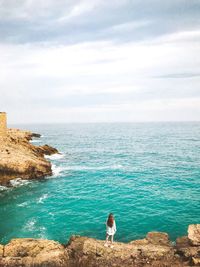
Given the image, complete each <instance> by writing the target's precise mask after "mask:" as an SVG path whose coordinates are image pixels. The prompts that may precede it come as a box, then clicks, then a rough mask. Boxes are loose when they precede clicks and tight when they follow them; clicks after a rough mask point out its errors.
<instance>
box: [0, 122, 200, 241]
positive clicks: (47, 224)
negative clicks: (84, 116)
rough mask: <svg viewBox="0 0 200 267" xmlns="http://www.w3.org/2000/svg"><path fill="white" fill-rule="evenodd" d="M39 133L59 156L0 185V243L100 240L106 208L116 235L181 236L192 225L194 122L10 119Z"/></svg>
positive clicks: (199, 190)
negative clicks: (42, 170) (42, 169)
mask: <svg viewBox="0 0 200 267" xmlns="http://www.w3.org/2000/svg"><path fill="white" fill-rule="evenodd" d="M12 127H18V128H21V129H27V130H31V131H33V132H37V133H40V134H42V137H41V138H40V139H34V140H33V144H34V145H40V144H49V145H51V146H53V147H56V148H57V149H58V150H59V151H60V152H61V153H62V155H52V156H51V157H49V160H51V162H52V164H53V172H54V175H53V176H52V177H47V178H46V179H43V180H41V181H30V182H29V183H25V184H24V185H21V184H20V186H17V187H15V188H12V189H8V190H2V191H0V243H6V242H8V241H9V240H10V239H11V238H16V237H33V238H47V239H54V240H58V241H60V242H62V243H66V242H67V240H68V239H69V237H70V236H71V235H72V234H79V235H86V236H90V237H94V238H99V239H103V238H104V237H105V220H106V217H107V215H108V213H109V212H113V213H114V214H115V217H116V223H117V234H116V240H117V241H124V242H128V241H131V240H133V239H136V238H143V237H144V236H145V235H146V233H147V232H148V231H164V232H168V233H169V235H170V238H171V239H172V240H175V238H176V237H178V236H182V235H185V234H187V226H188V225H189V224H193V223H200V212H199V211H200V123H121V124H120V123H111V124H109V123H107V124H101V123H99V124H55V125H12Z"/></svg>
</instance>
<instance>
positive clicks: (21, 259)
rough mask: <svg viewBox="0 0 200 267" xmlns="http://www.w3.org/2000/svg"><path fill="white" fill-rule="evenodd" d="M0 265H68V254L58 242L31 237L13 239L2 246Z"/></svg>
mask: <svg viewBox="0 0 200 267" xmlns="http://www.w3.org/2000/svg"><path fill="white" fill-rule="evenodd" d="M0 264H2V265H0V266H6V264H9V265H8V266H16V267H17V266H27V267H29V266H30V267H33V266H45V267H65V266H68V254H67V251H66V250H65V248H64V247H63V246H62V245H61V244H59V243H58V242H55V241H51V240H40V239H32V238H18V239H13V240H11V242H10V243H9V244H7V245H6V246H5V247H4V258H3V259H2V262H1V261H0Z"/></svg>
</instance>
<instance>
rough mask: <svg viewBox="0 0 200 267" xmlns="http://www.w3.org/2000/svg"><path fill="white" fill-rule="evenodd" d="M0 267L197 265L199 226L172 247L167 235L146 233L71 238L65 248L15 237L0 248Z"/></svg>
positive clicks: (191, 226) (199, 241) (189, 230)
mask: <svg viewBox="0 0 200 267" xmlns="http://www.w3.org/2000/svg"><path fill="white" fill-rule="evenodd" d="M0 266H1V267H7V266H9V267H22V266H23V267H112V266H113V267H114V266H115V267H123V266H124V267H130V266H132V267H141V266H145V267H146V266H155V267H180V266H200V224H196V225H190V226H189V228H188V236H184V237H180V238H178V239H177V240H176V244H173V243H172V242H170V240H169V237H168V234H166V233H159V232H150V233H148V234H147V236H146V238H144V239H141V240H135V241H132V242H129V243H126V244H125V243H118V242H115V243H114V248H110V247H105V246H104V241H100V240H96V239H93V238H88V237H80V236H73V237H71V239H70V241H69V243H68V244H67V245H61V244H59V243H58V242H55V241H52V240H42V239H32V238H18V239H13V240H11V241H10V243H8V244H7V245H5V246H3V245H0Z"/></svg>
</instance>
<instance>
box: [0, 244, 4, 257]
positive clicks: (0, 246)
mask: <svg viewBox="0 0 200 267" xmlns="http://www.w3.org/2000/svg"><path fill="white" fill-rule="evenodd" d="M3 250H4V247H3V245H1V244H0V257H3Z"/></svg>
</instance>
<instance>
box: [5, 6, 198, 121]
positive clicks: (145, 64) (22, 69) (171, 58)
mask: <svg viewBox="0 0 200 267" xmlns="http://www.w3.org/2000/svg"><path fill="white" fill-rule="evenodd" d="M41 2H42V3H41V4H42V7H41V11H38V10H37V11H36V13H37V15H38V16H47V15H48V16H51V15H52V14H54V12H53V9H52V7H54V6H55V1H48V4H49V5H50V6H51V8H49V6H47V4H46V2H43V1H41ZM3 3H4V4H5V1H1V2H0V5H1V7H2V10H1V13H0V14H2V15H3V16H4V17H5V16H8V18H9V17H12V16H15V14H16V16H22V17H24V18H27V19H28V18H30V19H31V18H32V15H31V12H33V11H34V10H35V9H36V8H37V4H38V1H35V2H34V1H21V4H22V5H16V6H15V9H12V10H11V11H9V9H7V8H4V5H3ZM9 3H10V4H11V2H9ZM68 3H69V6H68V7H66V9H64V10H62V12H61V11H60V7H61V6H62V5H61V6H59V7H57V9H56V12H58V13H59V15H58V16H55V19H57V18H61V20H60V21H62V20H63V21H64V20H65V19H71V18H78V17H79V16H82V15H83V14H84V15H87V14H88V13H90V12H91V11H92V10H95V8H96V6H98V7H100V6H105V5H108V6H109V5H110V4H106V1H94V2H92V3H91V1H76V2H75V3H72V1H69V2H68ZM124 3H125V2H123V4H124ZM116 4H117V5H121V3H120V1H116ZM45 9H48V11H47V12H45V11H44V10H45ZM18 11H19V15H17V14H18ZM9 12H10V13H9ZM35 17H37V16H35ZM52 21H54V20H52ZM149 24H151V22H150V21H149V20H137V21H132V22H122V23H118V24H114V25H112V26H109V27H107V33H108V32H109V31H110V32H112V31H113V32H115V33H119V34H120V33H122V32H124V31H129V30H131V29H133V28H140V27H143V26H146V25H149ZM105 32H106V30H105ZM199 38H200V30H198V29H196V30H194V29H192V30H181V31H180V30H179V31H177V32H175V33H173V34H163V35H162V36H160V35H159V37H158V38H155V37H154V38H150V39H148V40H146V39H145V40H144V41H140V42H139V41H137V42H135V41H133V40H132V41H130V42H118V43H116V42H115V41H114V40H113V41H111V40H109V41H106V40H99V41H94V40H93V41H84V42H80V43H77V44H71V45H66V44H63V43H61V44H59V43H57V44H55V43H54V42H51V41H49V42H48V41H47V42H45V43H42V42H36V43H33V42H29V43H27V44H11V43H10V44H8V43H1V44H0V55H1V61H0V73H1V75H0V109H1V110H5V111H8V112H9V113H10V115H9V117H10V121H11V122H29V121H33V122H37V121H38V122H55V121H57V122H65V121H69V122H73V121H81V122H83V121H90V122H93V121H153V120H156V121H157V120H199V119H200V108H199V107H200V91H199V84H200V67H199V66H200V57H199V55H200V44H199V42H197V40H199Z"/></svg>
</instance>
